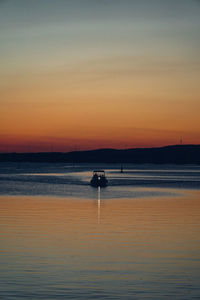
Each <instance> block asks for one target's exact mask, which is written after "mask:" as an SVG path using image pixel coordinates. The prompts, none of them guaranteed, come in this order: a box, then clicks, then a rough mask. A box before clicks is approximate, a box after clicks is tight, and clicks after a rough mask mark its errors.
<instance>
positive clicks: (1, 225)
mask: <svg viewBox="0 0 200 300" xmlns="http://www.w3.org/2000/svg"><path fill="white" fill-rule="evenodd" d="M93 170H105V172H106V176H107V179H108V186H107V187H105V188H94V187H91V186H90V180H91V177H92V172H93ZM0 299H3V300H16V299H20V300H21V299H36V300H39V299H115V300H117V299H123V300H126V299H160V300H162V299H175V300H176V299H180V300H184V299H185V300H188V299H189V300H190V299H200V166H196V165H185V166H182V165H178V166H174V165H148V164H147V165H131V164H126V165H123V172H122V173H121V165H120V164H105V165H102V164H65V163H57V164H53V163H52V164H50V163H49V164H48V163H20V162H19V163H6V162H5V163H0Z"/></svg>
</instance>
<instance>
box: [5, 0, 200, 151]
mask: <svg viewBox="0 0 200 300" xmlns="http://www.w3.org/2000/svg"><path fill="white" fill-rule="evenodd" d="M0 110H1V115H0V151H1V152H11V151H16V152H35V151H71V150H84V149H94V148H132V147H133V148H134V147H151V146H163V145H168V144H178V143H179V142H180V137H181V136H182V138H183V143H184V144H191V143H193V144H200V1H199V0H168V1H166V0H56V1H55V0H0Z"/></svg>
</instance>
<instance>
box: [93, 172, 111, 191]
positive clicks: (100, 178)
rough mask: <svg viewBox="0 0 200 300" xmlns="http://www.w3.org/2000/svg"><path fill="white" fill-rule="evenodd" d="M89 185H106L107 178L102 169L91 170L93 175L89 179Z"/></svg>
mask: <svg viewBox="0 0 200 300" xmlns="http://www.w3.org/2000/svg"><path fill="white" fill-rule="evenodd" d="M90 184H91V186H93V187H106V186H107V185H108V180H107V178H106V175H105V171H104V170H96V171H93V176H92V179H91V181H90Z"/></svg>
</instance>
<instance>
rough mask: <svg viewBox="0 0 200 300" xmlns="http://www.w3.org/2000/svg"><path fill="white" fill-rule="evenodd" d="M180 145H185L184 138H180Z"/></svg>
mask: <svg viewBox="0 0 200 300" xmlns="http://www.w3.org/2000/svg"><path fill="white" fill-rule="evenodd" d="M180 145H183V138H182V136H181V137H180Z"/></svg>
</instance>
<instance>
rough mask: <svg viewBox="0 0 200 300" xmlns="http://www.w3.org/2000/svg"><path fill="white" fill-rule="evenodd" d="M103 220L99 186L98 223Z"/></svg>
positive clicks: (99, 188)
mask: <svg viewBox="0 0 200 300" xmlns="http://www.w3.org/2000/svg"><path fill="white" fill-rule="evenodd" d="M100 220H101V187H100V186H98V224H100Z"/></svg>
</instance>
